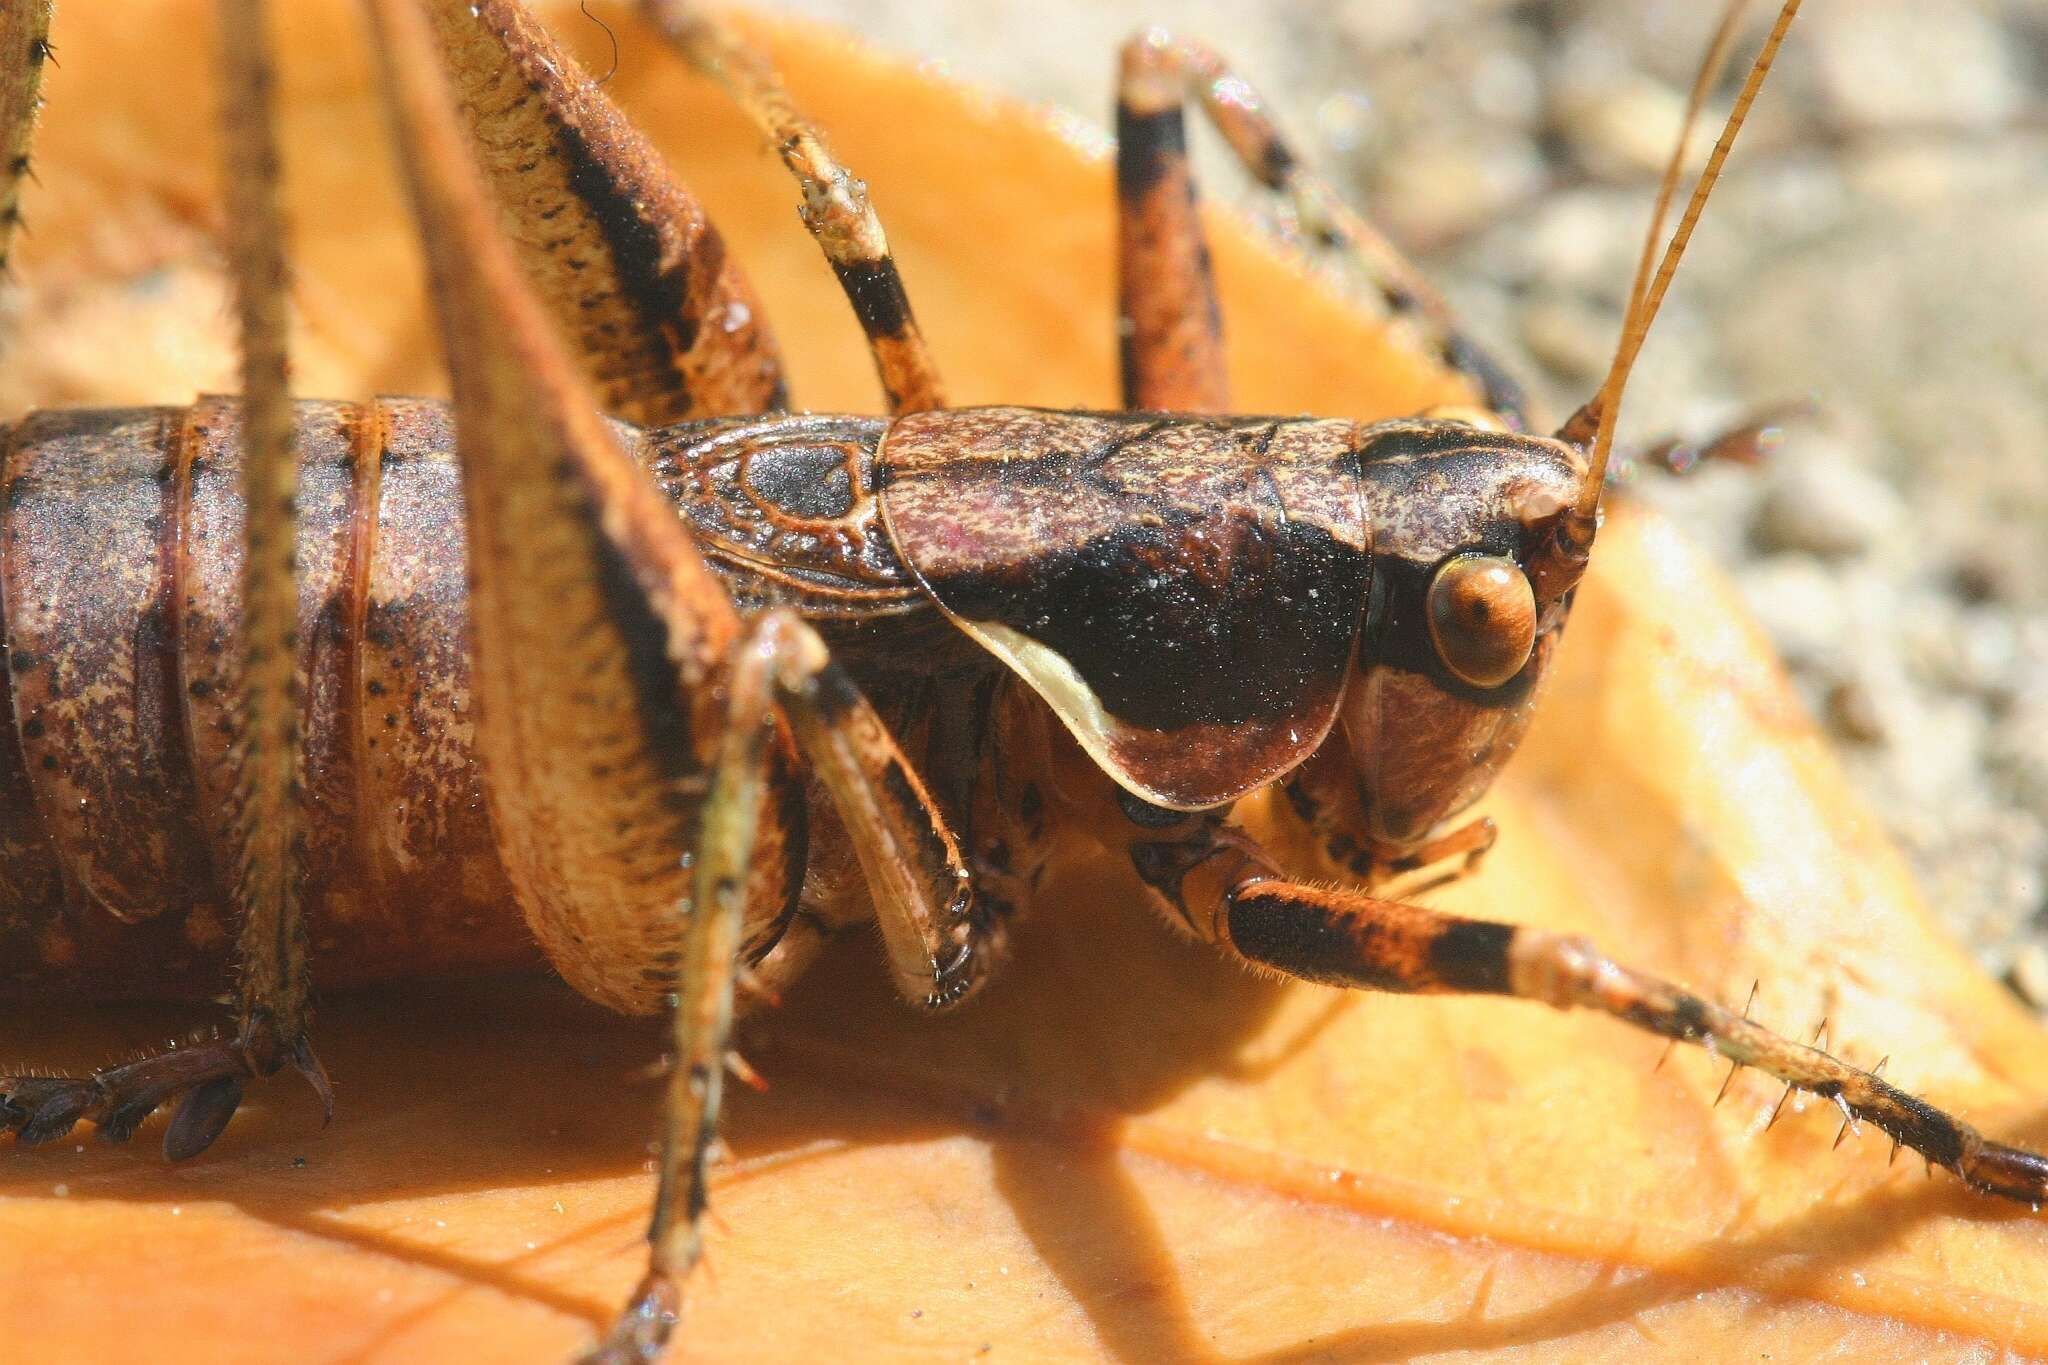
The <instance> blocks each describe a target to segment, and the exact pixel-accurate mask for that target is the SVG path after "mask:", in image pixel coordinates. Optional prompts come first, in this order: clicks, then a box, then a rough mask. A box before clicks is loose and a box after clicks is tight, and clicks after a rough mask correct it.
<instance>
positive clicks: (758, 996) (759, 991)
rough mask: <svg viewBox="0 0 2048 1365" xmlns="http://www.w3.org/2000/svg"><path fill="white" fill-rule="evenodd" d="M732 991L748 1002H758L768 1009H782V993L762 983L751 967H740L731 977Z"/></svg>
mask: <svg viewBox="0 0 2048 1365" xmlns="http://www.w3.org/2000/svg"><path fill="white" fill-rule="evenodd" d="M732 984H733V989H735V990H737V991H738V992H739V993H740V994H742V995H744V996H746V997H747V998H748V999H749V1000H756V1001H759V1002H760V1003H761V1004H764V1005H766V1006H768V1008H770V1009H776V1010H779V1009H781V1008H782V992H780V991H778V990H776V989H775V988H774V987H772V986H770V985H768V984H767V983H766V982H764V981H762V980H761V978H760V976H759V975H758V974H757V973H756V972H755V971H754V969H753V968H751V967H741V968H740V969H739V971H738V972H737V973H736V974H735V975H734V976H733V982H732Z"/></svg>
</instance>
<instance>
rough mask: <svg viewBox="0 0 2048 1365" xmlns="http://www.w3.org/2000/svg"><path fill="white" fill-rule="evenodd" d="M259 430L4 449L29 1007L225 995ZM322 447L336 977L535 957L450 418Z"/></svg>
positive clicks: (43, 431)
mask: <svg viewBox="0 0 2048 1365" xmlns="http://www.w3.org/2000/svg"><path fill="white" fill-rule="evenodd" d="M237 424H238V418H237V415H236V408H235V405H234V404H233V402H232V401H231V400H226V399H204V400H201V401H200V402H199V403H197V404H195V405H194V406H192V407H190V408H136V409H126V410H119V411H58V412H44V413H36V414H32V415H30V416H29V417H27V418H25V419H23V420H22V421H21V422H19V423H17V424H15V425H14V426H13V427H11V428H5V429H0V437H4V460H5V464H4V475H0V477H4V487H5V498H4V506H0V611H4V618H5V619H4V630H5V639H6V646H7V654H8V666H7V668H6V670H5V672H4V676H0V996H17V997H18V996H24V995H38V996H46V995H52V994H65V995H80V996H108V995H131V994H147V995H190V994H194V993H204V992H208V991H212V990H215V989H218V988H219V987H220V985H221V984H222V982H223V981H224V980H225V975H224V969H225V965H226V962H227V959H228V956H229V951H230V949H231V946H232V940H233V936H234V916H233V913H232V909H231V906H230V903H229V901H228V898H227V892H226V888H225V884H224V880H223V878H222V875H221V872H222V870H223V869H226V868H229V867H231V866H232V865H233V859H232V858H231V857H230V856H229V848H228V844H227V842H226V840H227V831H226V830H225V828H224V827H223V825H222V823H221V822H220V820H219V819H218V818H217V817H218V815H219V813H220V812H221V811H222V810H223V809H224V808H225V796H226V793H227V791H228V789H229V784H230V782H231V780H232V776H231V769H230V745H231V742H232V739H233V735H234V726H235V717H236V715H237V714H238V711H237V689H238V683H237V678H238V672H239V670H238V667H237V663H236V652H235V648H234V631H235V627H236V622H237V619H238V615H239V612H238V605H237V604H238V601H239V597H240V589H239V575H240V560H241V533H240V526H241V492H240V487H239V483H240V479H239V435H238V426H237ZM298 430H299V449H300V490H299V498H298V505H299V510H300V518H301V524H300V532H299V564H300V595H299V635H298V653H299V683H300V686H301V688H302V689H303V693H304V697H305V706H306V709H305V716H306V730H305V736H306V738H305V744H306V762H305V780H306V784H307V791H308V798H309V799H308V800H307V802H306V807H305V808H306V810H307V812H308V817H307V818H308V821H309V824H308V828H307V830H306V837H307V848H306V859H305V866H306V877H305V882H304V895H305V898H306V904H307V907H308V911H309V915H310V923H311V932H312V938H313V946H314V960H315V962H316V964H317V972H318V976H319V979H320V980H321V981H322V982H323V983H324V984H328V985H335V984H344V983H347V982H350V981H355V980H362V979H368V978H382V977H389V976H393V975H402V974H412V973H427V972H436V971H445V970H449V969H451V968H467V967H473V968H492V967H499V966H509V965H513V964H516V963H525V962H532V961H535V960H536V957H535V951H534V949H533V947H532V942H531V939H530V938H529V937H528V935H527V932H526V929H525V927H524V925H523V923H522V922H521V920H520V917H519V912H518V908H517V906H516V905H515V903H514V900H513V896H512V890H511V887H510V886H509V884H508V883H507V881H506V878H505V873H504V871H503V869H502V868H501V866H500V864H499V861H498V857H497V854H496V851H495V849H494V847H493V844H492V839H491V832H490V827H489V823H488V818H487V815H486V812H485V809H484V804H483V793H482V788H481V784H480V780H479V774H478V771H477V764H476V758H475V752H474V749H473V747H472V741H471V721H470V717H469V715H468V698H469V691H468V679H467V664H466V658H465V643H464V642H465V639H466V631H467V620H466V611H465V599H466V596H467V589H466V587H465V561H464V553H463V543H462V523H461V517H460V506H461V496H460V487H459V480H458V474H457V470H456V466H455V463H454V440H453V432H452V428H451V425H450V422H449V419H448V415H447V410H446V409H445V408H444V407H443V406H441V405H439V404H435V403H430V402H425V401H414V400H402V399H397V400H394V399H384V400H378V401H375V402H371V403H363V404H345V403H303V404H301V405H300V407H299V428H298Z"/></svg>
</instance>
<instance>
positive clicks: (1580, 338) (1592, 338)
mask: <svg viewBox="0 0 2048 1365" xmlns="http://www.w3.org/2000/svg"><path fill="white" fill-rule="evenodd" d="M1617 326H1618V324H1617V323H1616V322H1615V320H1614V318H1613V317H1612V316H1611V315H1610V314H1609V313H1608V312H1607V311H1606V310H1605V309H1602V308H1595V307H1593V306H1592V305H1590V304H1588V303H1586V302H1585V301H1584V300H1582V299H1578V298H1574V297H1572V296H1571V295H1567V294H1555V293H1545V294H1542V295H1539V296H1538V297H1536V298H1534V299H1532V300H1531V301H1530V302H1529V303H1528V304H1527V305H1526V306H1525V307H1524V308H1523V309H1522V316H1521V332H1522V344H1523V345H1524V346H1526V347H1528V348H1529V354H1530V355H1532V356H1534V357H1535V358H1536V360H1537V363H1539V364H1541V365H1542V366H1543V367H1544V368H1545V369H1547V370H1549V371H1550V372H1551V373H1552V374H1553V375H1555V376H1557V378H1559V379H1560V380H1564V381H1567V382H1570V383H1573V384H1578V385H1582V386H1587V387H1591V386H1592V385H1595V384H1598V383H1599V382H1600V378H1601V376H1603V375H1605V374H1606V373H1607V366H1608V364H1609V362H1610V361H1611V360H1612V359H1613V356H1614V336H1615V331H1616V328H1617Z"/></svg>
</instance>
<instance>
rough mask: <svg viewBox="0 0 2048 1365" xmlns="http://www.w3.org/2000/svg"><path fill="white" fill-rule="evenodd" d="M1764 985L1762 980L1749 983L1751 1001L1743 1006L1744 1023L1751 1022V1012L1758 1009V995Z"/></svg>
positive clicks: (1747, 1001) (1745, 1002)
mask: <svg viewBox="0 0 2048 1365" xmlns="http://www.w3.org/2000/svg"><path fill="white" fill-rule="evenodd" d="M1763 984H1764V983H1763V980H1762V979H1761V978H1759V979H1757V980H1755V981H1752V982H1750V983H1749V999H1748V1000H1746V1001H1744V1002H1743V1005H1742V1019H1743V1022H1744V1023H1747V1022H1749V1012H1750V1011H1751V1010H1753V1009H1755V1008H1756V993H1757V990H1758V988H1760V987H1761V986H1762V985H1763Z"/></svg>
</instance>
